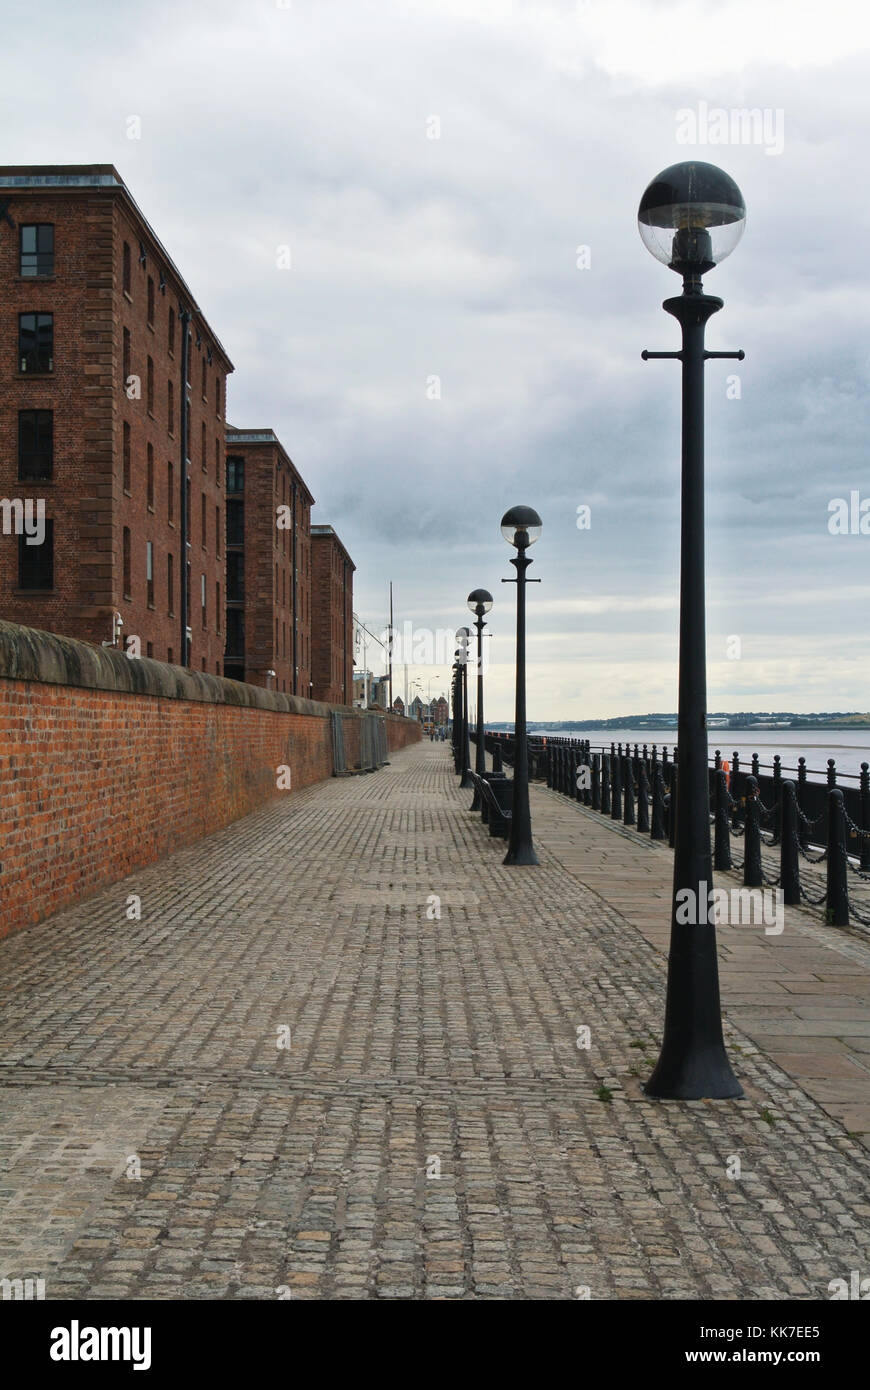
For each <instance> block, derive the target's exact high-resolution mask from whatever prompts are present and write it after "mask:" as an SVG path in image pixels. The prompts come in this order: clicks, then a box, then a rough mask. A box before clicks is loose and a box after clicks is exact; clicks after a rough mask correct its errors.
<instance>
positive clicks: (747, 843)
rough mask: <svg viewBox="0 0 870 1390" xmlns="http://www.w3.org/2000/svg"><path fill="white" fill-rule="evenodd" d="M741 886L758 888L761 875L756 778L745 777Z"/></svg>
mask: <svg viewBox="0 0 870 1390" xmlns="http://www.w3.org/2000/svg"><path fill="white" fill-rule="evenodd" d="M743 826H744V829H743V886H744V888H760V887H761V885H762V883H763V881H764V880H763V879H762V876H761V824H760V819H759V806H758V779H757V778H756V777H753V776H751V775H750V776H749V777H747V779H746V803H745V806H744V820H743Z"/></svg>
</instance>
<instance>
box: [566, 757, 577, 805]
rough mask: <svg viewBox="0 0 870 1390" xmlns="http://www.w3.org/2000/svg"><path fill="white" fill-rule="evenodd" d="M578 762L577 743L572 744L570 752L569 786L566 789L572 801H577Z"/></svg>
mask: <svg viewBox="0 0 870 1390" xmlns="http://www.w3.org/2000/svg"><path fill="white" fill-rule="evenodd" d="M578 762H579V759H578V757H577V745H576V743H572V744H571V747H570V748H569V750H568V786H567V788H566V793H567V795H568V796H570V798H571V800H572V801H576V799H577V765H578Z"/></svg>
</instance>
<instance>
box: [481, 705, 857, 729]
mask: <svg viewBox="0 0 870 1390" xmlns="http://www.w3.org/2000/svg"><path fill="white" fill-rule="evenodd" d="M676 727H677V716H676V714H625V715H616V716H614V717H612V718H610V719H568V720H553V719H549V720H546V719H545V720H537V721H532V720H530V721H529V723H528V729H529V731H530V732H533V731H534V730H536V729H552V730H553V732H554V733H558V732H564V733H568V732H571V731H573V730H578V729H676ZM707 727H708V728H709V729H756V730H757V729H870V713H865V714H861V713H859V712H858V711H854V710H850V711H844V712H841V711H835V712H834V713H827V714H794V713H793V712H791V711H788V710H774V711H772V710H759V711H753V710H748V711H744V712H741V713H740V714H726V713H710V714H708V715H707ZM487 728H489V729H512V728H513V722H512V721H507V722H503V723H496V724H490V723H489V722H487Z"/></svg>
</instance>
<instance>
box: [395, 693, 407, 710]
mask: <svg viewBox="0 0 870 1390" xmlns="http://www.w3.org/2000/svg"><path fill="white" fill-rule="evenodd" d="M393 709H394V710H395V711H396V714H404V713H405V701H404V700H403V699H402V697H401V695H397V696H396V698H395V700H394V701H393Z"/></svg>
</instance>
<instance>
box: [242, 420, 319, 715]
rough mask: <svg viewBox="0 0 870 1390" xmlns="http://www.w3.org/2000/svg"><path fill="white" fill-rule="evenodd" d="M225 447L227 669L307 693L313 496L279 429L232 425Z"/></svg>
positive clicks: (285, 689) (292, 692)
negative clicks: (238, 427) (291, 457)
mask: <svg viewBox="0 0 870 1390" xmlns="http://www.w3.org/2000/svg"><path fill="white" fill-rule="evenodd" d="M226 450H227V478H226V482H227V487H226V495H227V590H226V606H227V618H226V630H227V648H226V657H225V664H224V674H225V675H226V676H229V677H231V678H232V679H234V680H241V681H247V682H248V683H249V684H251V685H261V686H266V687H268V688H271V689H272V690H280V691H282V692H285V693H286V694H289V695H300V696H302V697H303V698H304V699H308V698H309V696H310V694H311V507H312V504H313V502H314V498H313V497H312V496H311V493H310V492H309V490H308V487H307V486H306V484H305V482H304V480H303V479H302V477H301V476H300V474H299V473H298V471H297V470H296V468H295V466H294V464H293V462H292V460H291V459H290V457H289V455H288V454H287V452H286V450H285V449H284V448H282V446H281V443H280V441H279V439H278V438H277V436H276V435H275V433H274V432H273V431H272V430H269V429H266V430H241V429H235V428H233V427H232V426H227V435H226ZM269 671H274V673H275V675H274V677H268V679H267V672H269Z"/></svg>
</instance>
